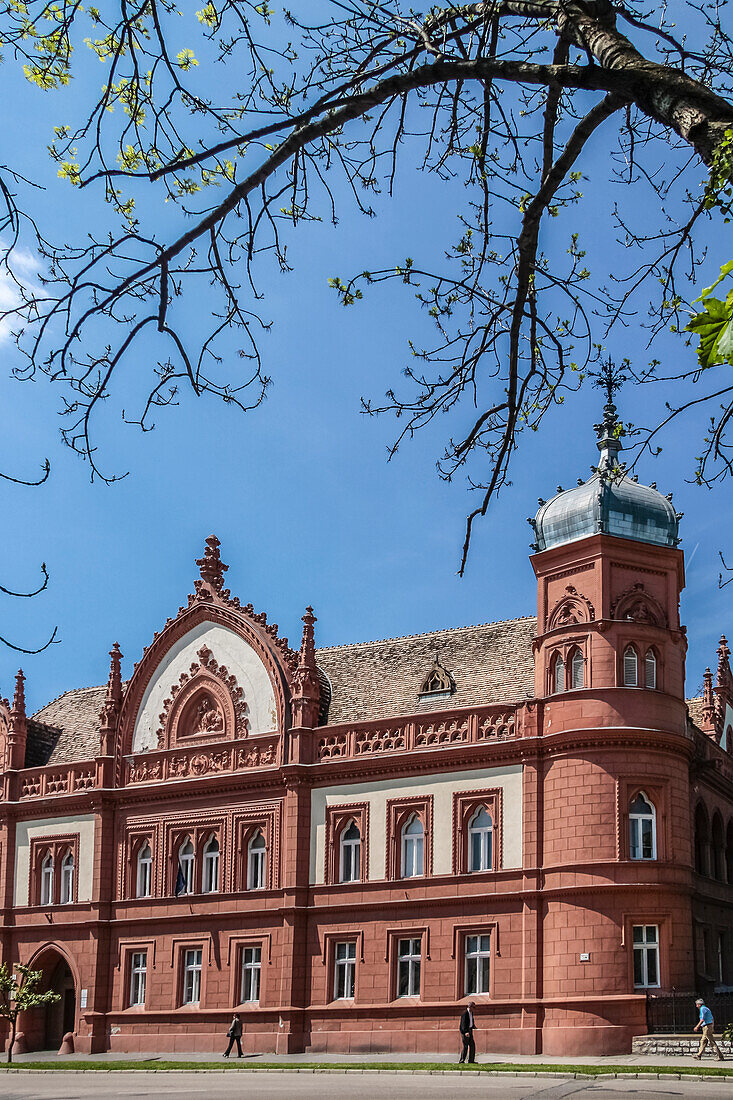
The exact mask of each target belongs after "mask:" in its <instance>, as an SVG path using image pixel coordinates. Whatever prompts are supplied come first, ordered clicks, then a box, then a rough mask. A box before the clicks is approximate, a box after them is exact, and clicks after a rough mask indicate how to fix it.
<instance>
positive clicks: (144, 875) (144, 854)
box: [136, 840, 153, 898]
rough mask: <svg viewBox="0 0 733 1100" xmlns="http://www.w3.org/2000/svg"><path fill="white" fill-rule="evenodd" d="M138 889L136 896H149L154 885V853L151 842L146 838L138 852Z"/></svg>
mask: <svg viewBox="0 0 733 1100" xmlns="http://www.w3.org/2000/svg"><path fill="white" fill-rule="evenodd" d="M136 885H137V889H136V896H137V897H139V898H149V897H150V895H151V893H152V885H153V853H152V851H151V849H150V844H149V842H148V841H147V840H146V841H145V843H144V844H143V846H142V848H141V849H140V851H139V852H138V853H137V884H136Z"/></svg>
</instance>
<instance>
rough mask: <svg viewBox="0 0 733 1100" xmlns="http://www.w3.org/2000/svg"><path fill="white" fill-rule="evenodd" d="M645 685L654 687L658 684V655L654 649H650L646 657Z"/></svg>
mask: <svg viewBox="0 0 733 1100" xmlns="http://www.w3.org/2000/svg"><path fill="white" fill-rule="evenodd" d="M644 686H645V687H648V688H652V689H654V688H656V686H657V655H656V653H655V652H654V650H653V649H648V650H647V651H646V656H645V658H644Z"/></svg>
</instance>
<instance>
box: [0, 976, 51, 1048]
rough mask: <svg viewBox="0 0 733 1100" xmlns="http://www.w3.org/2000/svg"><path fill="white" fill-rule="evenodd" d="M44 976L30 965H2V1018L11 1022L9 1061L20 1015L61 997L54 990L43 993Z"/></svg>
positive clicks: (0, 1003) (0, 999)
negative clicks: (41, 990) (41, 987)
mask: <svg viewBox="0 0 733 1100" xmlns="http://www.w3.org/2000/svg"><path fill="white" fill-rule="evenodd" d="M42 978H43V971H42V970H31V968H30V967H29V966H23V964H22V963H16V965H15V967H14V968H12V969H11V967H9V966H8V964H7V963H3V964H2V965H1V966H0V1018H1V1019H4V1020H8V1021H9V1023H10V1045H9V1046H8V1062H9V1063H10V1062H12V1060H13V1044H14V1043H15V1032H16V1029H17V1027H18V1016H19V1015H20V1014H21V1012H26V1011H27V1010H28V1009H29V1008H39V1007H40V1006H41V1005H52V1004H55V1003H56V1001H60V1000H61V997H60V996H59V994H58V993H54V992H53V990H49V992H48V993H41V992H40V991H39V989H38V986H39V985H40V983H41V979H42Z"/></svg>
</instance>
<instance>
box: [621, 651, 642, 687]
mask: <svg viewBox="0 0 733 1100" xmlns="http://www.w3.org/2000/svg"><path fill="white" fill-rule="evenodd" d="M638 686H639V657H638V655H637V652H636V650H635V649H634V647H633V646H632V645H627V646H626V649H625V650H624V687H627V688H635V687H638Z"/></svg>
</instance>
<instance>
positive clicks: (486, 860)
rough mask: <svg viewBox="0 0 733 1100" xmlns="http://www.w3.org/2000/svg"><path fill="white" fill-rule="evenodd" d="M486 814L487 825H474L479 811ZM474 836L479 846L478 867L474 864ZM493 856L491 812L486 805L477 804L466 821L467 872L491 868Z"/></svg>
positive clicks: (475, 872)
mask: <svg viewBox="0 0 733 1100" xmlns="http://www.w3.org/2000/svg"><path fill="white" fill-rule="evenodd" d="M482 810H483V812H484V813H485V814H486V816H487V817H488V819H489V824H488V825H478V826H477V825H474V821H475V820H476V818H477V817H478V816H479V814H480V813H481V811H482ZM474 838H478V843H479V847H480V858H479V864H480V866H479V867H475V866H474V858H473V857H474V843H473V842H474ZM493 858H494V822H493V821H492V818H491V814H490V813H489V811H488V809H487V807H486V806H483V805H482V806H479V807H478V809H477V810H476V812H475V813H474V815H473V817H472V818H471V820H470V821H469V823H468V872H469V874H477V873H480V872H481V871H491V870H493V866H494V865H493Z"/></svg>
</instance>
